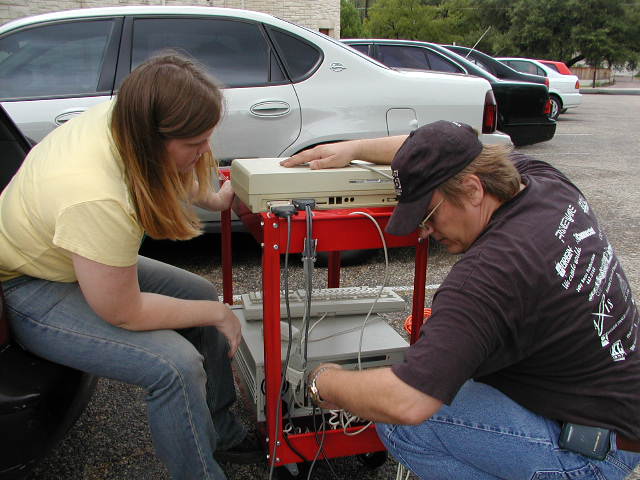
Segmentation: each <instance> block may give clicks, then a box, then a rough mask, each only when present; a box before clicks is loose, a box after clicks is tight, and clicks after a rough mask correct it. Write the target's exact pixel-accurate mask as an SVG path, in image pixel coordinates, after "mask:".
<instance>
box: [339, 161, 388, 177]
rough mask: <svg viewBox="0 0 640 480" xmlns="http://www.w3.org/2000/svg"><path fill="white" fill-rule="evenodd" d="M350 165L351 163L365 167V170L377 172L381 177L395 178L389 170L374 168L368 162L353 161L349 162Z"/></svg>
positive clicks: (354, 165)
mask: <svg viewBox="0 0 640 480" xmlns="http://www.w3.org/2000/svg"><path fill="white" fill-rule="evenodd" d="M349 165H351V166H352V167H360V168H364V169H365V170H369V171H371V172H373V173H377V174H378V175H380V176H381V177H384V178H388V179H390V180H393V177H392V176H391V175H389V174H388V173H387V172H383V171H382V170H378V169H377V168H374V167H372V166H371V165H369V164H367V163H358V162H354V161H351V162H349Z"/></svg>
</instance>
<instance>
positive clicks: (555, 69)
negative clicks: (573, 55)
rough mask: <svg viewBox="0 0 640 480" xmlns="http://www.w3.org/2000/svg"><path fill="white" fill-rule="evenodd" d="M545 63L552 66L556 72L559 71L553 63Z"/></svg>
mask: <svg viewBox="0 0 640 480" xmlns="http://www.w3.org/2000/svg"><path fill="white" fill-rule="evenodd" d="M545 65H546V66H547V67H549V68H553V69H554V70H555V71H556V72H559V71H560V70H559V69H558V67H557V66H556V65H555V64H553V63H545Z"/></svg>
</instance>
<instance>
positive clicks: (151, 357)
mask: <svg viewBox="0 0 640 480" xmlns="http://www.w3.org/2000/svg"><path fill="white" fill-rule="evenodd" d="M138 278H139V283H140V289H141V290H142V291H144V292H155V293H160V294H164V295H169V296H173V297H176V298H187V299H200V300H205V299H206V300H217V299H218V296H217V293H216V291H215V288H214V287H213V285H212V284H211V283H210V282H208V281H207V280H205V279H204V278H202V277H199V276H198V275H194V274H192V273H189V272H187V271H184V270H181V269H179V268H176V267H172V266H170V265H167V264H164V263H161V262H158V261H155V260H152V259H149V258H145V257H139V259H138ZM3 288H4V292H5V298H6V303H7V313H8V315H9V321H10V325H11V329H12V333H13V337H14V338H15V339H16V340H17V341H18V342H19V343H20V344H21V345H22V346H23V347H24V348H26V349H27V350H29V351H31V352H33V353H35V354H36V355H38V356H40V357H43V358H46V359H48V360H51V361H53V362H56V363H60V364H63V365H68V366H70V367H73V368H76V369H78V370H82V371H85V372H89V373H92V374H94V375H97V376H100V377H109V378H113V379H116V380H121V381H123V382H126V383H131V384H135V385H139V386H141V387H143V388H144V389H145V390H146V391H147V405H148V414H149V426H150V429H151V435H152V437H153V442H154V446H155V449H156V453H157V455H158V457H159V458H160V459H161V460H162V461H163V463H164V464H165V465H166V466H167V468H168V469H169V471H170V473H171V476H172V477H173V478H174V479H185V480H186V479H191V480H195V479H198V480H201V479H216V480H220V479H224V478H226V477H225V474H224V473H223V471H222V469H221V468H220V466H219V465H218V464H217V463H216V461H215V460H214V458H213V452H214V451H215V450H216V449H225V448H228V447H231V446H233V445H234V444H236V443H238V442H240V441H242V439H243V438H244V435H245V429H244V427H243V426H242V425H241V424H240V423H239V422H238V421H237V419H235V418H234V417H233V416H232V415H231V414H230V413H229V406H230V405H231V404H232V403H233V402H234V401H235V388H234V383H233V374H232V371H231V365H230V362H229V358H228V357H227V353H228V344H227V340H226V338H225V337H224V335H222V334H220V333H219V332H218V330H217V329H216V328H214V327H204V328H190V329H184V330H179V331H174V330H155V331H147V332H134V331H130V330H125V329H123V328H119V327H115V326H113V325H111V324H109V323H107V322H105V321H104V320H102V319H101V318H100V317H98V316H97V315H96V314H95V313H94V312H93V310H92V309H91V307H89V305H88V304H87V303H86V301H85V299H84V296H83V295H82V292H81V291H80V288H79V286H78V284H77V283H59V282H50V281H46V280H40V279H36V278H31V277H25V276H23V277H18V278H16V279H13V280H9V281H7V282H3ZM112 301H114V302H117V301H118V299H117V298H114V299H112Z"/></svg>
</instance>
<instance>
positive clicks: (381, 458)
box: [357, 450, 389, 470]
mask: <svg viewBox="0 0 640 480" xmlns="http://www.w3.org/2000/svg"><path fill="white" fill-rule="evenodd" d="M357 457H358V460H360V461H361V462H362V463H363V464H364V465H365V466H366V467H367V468H369V469H371V470H373V469H375V468H379V467H381V466H382V465H384V462H386V461H387V458H388V457H389V453H388V452H387V451H386V450H384V451H382V452H369V453H362V454H360V455H357Z"/></svg>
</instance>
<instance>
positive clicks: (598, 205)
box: [29, 85, 640, 480]
mask: <svg viewBox="0 0 640 480" xmlns="http://www.w3.org/2000/svg"><path fill="white" fill-rule="evenodd" d="M639 86H640V85H639ZM635 87H636V86H635V85H634V86H633V88H634V89H635ZM638 118H640V96H636V95H584V96H583V103H582V105H580V106H579V107H578V108H575V109H571V110H569V111H568V112H567V113H566V114H563V115H561V116H560V119H559V121H558V128H557V131H556V135H555V137H554V138H553V139H552V140H550V141H548V142H544V143H541V144H536V145H531V146H527V147H522V148H521V149H520V150H521V151H522V152H524V153H527V154H530V155H533V156H535V157H538V158H540V159H542V160H545V161H548V162H549V163H551V164H553V165H555V166H557V167H558V168H560V169H561V170H562V171H564V172H565V173H566V174H567V175H568V176H569V178H571V179H572V180H573V181H574V182H575V183H576V184H577V185H578V186H579V187H580V188H581V189H582V191H583V193H584V194H585V195H586V197H587V199H588V200H589V202H590V204H591V206H592V208H594V209H595V210H596V212H597V213H598V215H599V218H600V222H601V224H602V225H603V226H604V228H605V230H606V231H607V234H608V236H609V239H610V241H611V243H612V245H613V246H614V248H615V249H616V251H617V253H618V255H619V257H620V260H621V262H622V265H623V267H624V268H625V271H626V273H627V276H628V278H629V281H630V284H631V287H632V290H633V291H634V294H635V295H636V298H640V297H639V295H640V252H639V251H638V241H639V240H640V211H639V209H638V205H640V188H639V186H640V181H639V180H638V179H639V178H640V160H639V155H638V152H639V151H640V122H638ZM531 234H532V235H535V226H532V231H531ZM233 245H234V289H235V292H236V293H244V292H248V291H252V290H258V289H259V288H260V248H259V246H257V245H256V244H255V242H254V241H253V240H252V239H251V238H250V237H249V236H248V235H243V234H235V235H234V239H233ZM219 247H220V245H219V238H218V237H217V236H215V235H205V236H203V237H200V238H199V239H196V240H193V241H190V242H179V243H172V242H157V243H153V244H149V245H145V246H144V251H143V253H144V254H147V255H149V256H154V257H156V258H158V259H160V260H164V261H167V262H170V263H173V264H176V265H178V266H181V267H183V268H187V269H189V270H191V271H194V272H197V273H199V274H201V275H203V276H205V277H207V278H209V279H210V280H211V281H212V282H214V284H215V285H216V286H217V287H218V288H219V289H220V290H221V271H220V254H219ZM389 255H390V266H389V275H390V278H391V279H392V281H391V285H392V286H398V287H405V286H408V285H411V284H412V277H413V262H412V260H413V255H412V250H411V249H408V248H400V249H394V250H392V251H391V252H390V254H389ZM454 261H455V257H452V256H450V255H447V254H446V253H445V252H442V251H441V250H439V249H438V248H432V249H431V256H430V260H429V271H428V278H427V284H429V286H430V288H428V290H427V294H428V298H430V295H432V293H433V288H432V287H433V286H434V285H437V284H438V283H439V282H440V281H442V279H443V278H444V276H445V275H446V273H447V272H448V270H449V269H450V267H451V265H452V264H453V262H454ZM383 268H384V258H383V256H382V253H380V252H378V253H376V254H375V255H373V256H372V257H371V258H370V259H369V260H368V261H366V262H365V263H364V264H361V265H356V266H349V267H344V268H343V269H342V276H341V282H342V285H377V284H379V282H380V278H381V277H382V275H383V273H384V272H383ZM317 273H318V275H317V278H316V280H315V282H316V284H317V286H323V285H324V284H326V269H322V268H318V269H317ZM291 278H292V280H291V283H292V285H294V284H296V282H301V268H300V266H299V260H298V262H295V261H294V262H292V273H291ZM296 288H300V287H296ZM399 290H400V291H401V292H402V294H403V295H405V296H406V297H407V299H408V300H409V299H410V289H404V290H402V289H399ZM406 315H407V312H404V313H402V314H396V315H389V316H388V320H389V322H390V323H391V324H392V325H393V326H394V327H395V328H396V329H397V330H398V331H400V332H402V328H401V325H402V322H403V320H404V318H405V317H406ZM144 397H145V394H144V392H143V391H142V390H141V389H139V388H137V387H133V386H130V385H126V384H123V383H120V382H115V381H112V380H106V379H103V380H101V381H100V382H99V383H98V387H97V390H96V393H95V395H94V397H93V399H92V401H91V403H90V404H89V406H88V408H87V410H86V411H85V412H84V414H83V415H82V416H81V418H80V419H79V421H78V423H77V424H76V425H75V426H74V427H73V429H72V430H71V431H70V433H69V434H68V436H67V437H66V439H65V440H64V441H63V442H62V443H61V445H60V446H59V447H58V448H56V449H55V450H54V451H52V452H51V453H50V455H48V457H47V458H46V459H44V461H42V462H41V464H40V465H39V466H38V467H37V469H36V470H35V471H34V472H33V474H32V475H31V476H30V477H29V480H54V479H55V480H114V479H118V480H123V479H140V480H145V479H150V480H151V479H152V480H165V479H168V478H169V477H168V474H167V472H166V470H165V469H164V467H163V466H162V465H161V464H160V462H159V461H158V460H157V459H156V458H155V456H154V453H153V447H152V444H151V438H150V435H149V430H148V426H147V421H146V408H145V403H144ZM245 402H246V399H245ZM235 411H236V412H237V414H238V416H239V417H240V418H241V419H242V420H243V421H244V422H245V423H247V425H251V424H252V423H253V416H252V413H251V412H250V409H248V408H246V403H244V402H239V404H238V405H237V406H236V407H235ZM494 453H495V454H497V455H502V454H504V452H487V454H488V455H491V454H494ZM331 468H332V469H333V471H334V472H335V476H334V475H333V474H332V473H331V471H330V470H329V468H328V466H327V465H326V464H325V463H323V462H321V463H319V464H318V465H317V467H316V468H315V470H314V473H313V475H312V476H311V478H313V479H316V480H318V479H329V478H338V479H362V480H380V479H392V478H395V475H396V463H395V462H394V461H393V460H391V459H390V460H389V461H387V462H386V464H385V465H383V466H382V467H380V468H378V469H375V470H369V469H368V468H367V467H365V466H364V465H363V464H362V463H361V462H360V461H358V459H356V458H354V457H346V458H342V459H334V460H331ZM226 472H227V474H228V478H229V480H239V479H260V480H262V479H265V480H266V479H267V478H268V469H267V466H266V462H265V463H264V464H261V465H255V466H248V467H247V466H242V467H238V466H228V467H227V468H226ZM304 478H306V477H304ZM410 478H416V477H410ZM632 478H634V479H640V473H639V474H638V475H633V474H632Z"/></svg>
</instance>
